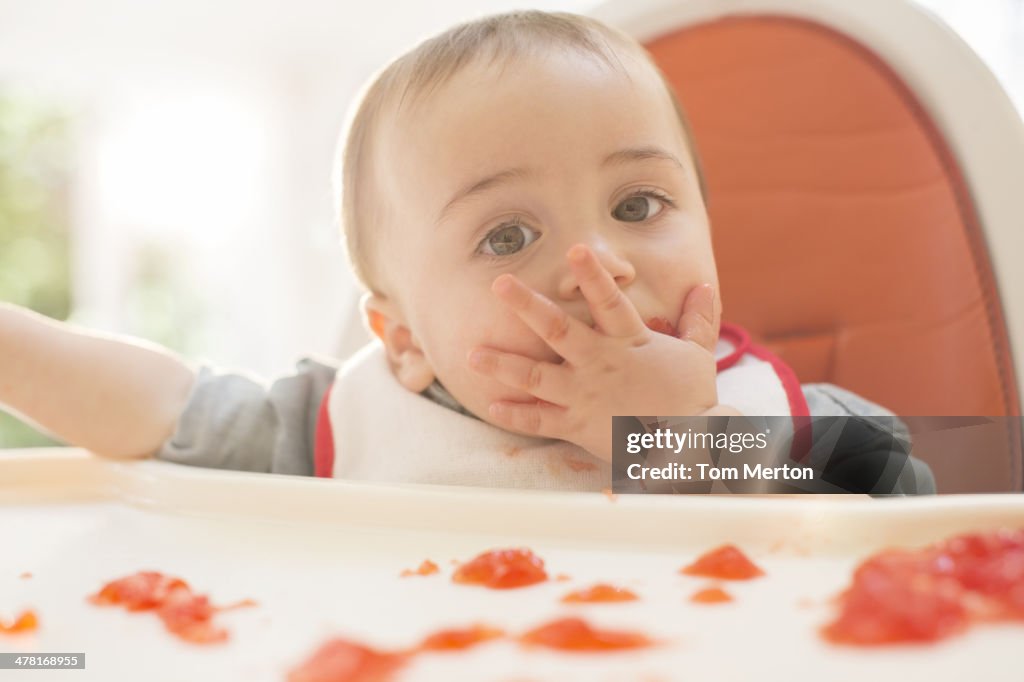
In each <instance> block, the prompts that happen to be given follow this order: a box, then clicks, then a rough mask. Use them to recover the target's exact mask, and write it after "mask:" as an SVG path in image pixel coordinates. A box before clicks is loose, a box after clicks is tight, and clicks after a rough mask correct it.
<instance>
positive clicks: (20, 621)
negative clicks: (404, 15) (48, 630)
mask: <svg viewBox="0 0 1024 682" xmlns="http://www.w3.org/2000/svg"><path fill="white" fill-rule="evenodd" d="M38 629H39V618H38V617H37V616H36V612H35V611H33V610H32V609H25V610H24V611H22V612H21V614H20V615H18V617H17V618H15V619H14V620H12V621H11V622H10V623H5V622H4V621H3V620H2V619H0V634H4V635H17V634H21V633H24V632H35V631H36V630H38Z"/></svg>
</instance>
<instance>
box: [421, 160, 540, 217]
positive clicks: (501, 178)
mask: <svg viewBox="0 0 1024 682" xmlns="http://www.w3.org/2000/svg"><path fill="white" fill-rule="evenodd" d="M533 174H534V173H533V171H531V170H530V169H528V168H506V169H505V170H503V171H499V172H497V173H493V174H491V175H488V176H487V177H485V178H482V179H480V180H477V181H476V182H474V183H473V184H472V185H469V186H468V187H464V188H463V189H460V190H459V191H458V192H456V193H455V195H454V196H453V197H452V198H451V201H449V202H448V203H447V204H445V205H444V208H442V209H441V212H440V213H438V214H437V221H436V222H437V223H440V222H441V221H442V220H444V217H445V215H446V214H447V213H448V212H449V211H451V210H452V209H453V208H454V207H455V205H456V204H459V203H461V202H463V201H465V200H466V199H469V198H470V197H471V196H473V195H474V194H479V193H480V192H483V191H485V190H488V189H492V188H494V187H497V186H498V185H503V184H505V183H508V182H511V181H513V180H525V179H527V178H529V177H530V176H531V175H533Z"/></svg>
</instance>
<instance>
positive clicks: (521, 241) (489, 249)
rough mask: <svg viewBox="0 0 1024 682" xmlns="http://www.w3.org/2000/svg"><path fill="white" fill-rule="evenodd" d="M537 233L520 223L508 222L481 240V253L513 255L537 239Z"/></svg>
mask: <svg viewBox="0 0 1024 682" xmlns="http://www.w3.org/2000/svg"><path fill="white" fill-rule="evenodd" d="M537 236H538V235H537V233H536V232H535V231H534V230H531V229H530V228H529V227H527V226H526V225H522V224H520V223H506V224H504V225H499V226H498V227H496V228H494V229H493V230H491V231H490V232H489V233H488V234H487V236H486V237H484V239H483V241H481V242H480V246H479V249H478V250H479V251H480V253H482V254H484V255H487V256H511V255H512V254H514V253H518V252H519V251H522V250H523V249H524V248H526V247H527V246H529V245H530V244H532V243H533V242H534V241H535V240H536V239H537Z"/></svg>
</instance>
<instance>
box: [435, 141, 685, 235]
mask: <svg viewBox="0 0 1024 682" xmlns="http://www.w3.org/2000/svg"><path fill="white" fill-rule="evenodd" d="M649 160H656V161H669V162H671V163H673V164H675V165H676V166H678V167H679V168H680V169H682V168H683V164H682V162H681V161H680V160H679V158H678V157H677V156H676V155H675V154H673V153H671V152H669V151H666V150H664V149H662V148H661V147H655V146H647V147H627V148H626V149H620V150H618V151H614V152H612V153H611V154H609V155H608V156H606V157H605V158H604V161H602V162H601V165H602V166H610V165H618V164H623V163H631V162H634V161H649ZM534 174H535V173H534V171H533V170H531V169H529V168H506V169H505V170H503V171H498V172H497V173H492V174H491V175H488V176H486V177H484V178H481V179H480V180H477V181H476V182H474V183H473V184H471V185H469V186H467V187H464V188H462V189H460V190H459V191H457V192H456V193H455V194H454V196H452V198H451V199H450V200H449V201H448V203H447V204H445V205H444V208H442V209H441V212H440V213H438V214H437V220H436V221H435V224H440V223H441V221H443V220H444V217H445V216H446V215H447V214H448V213H449V212H450V211H451V210H452V209H453V208H455V206H456V205H458V204H460V203H462V202H463V201H466V200H467V199H469V198H470V197H472V196H473V195H475V194H479V193H481V192H484V191H486V190H489V189H493V188H495V187H497V186H499V185H504V184H506V183H509V182H512V181H519V180H526V179H528V178H530V177H532V176H533V175H534Z"/></svg>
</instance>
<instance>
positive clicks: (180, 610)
mask: <svg viewBox="0 0 1024 682" xmlns="http://www.w3.org/2000/svg"><path fill="white" fill-rule="evenodd" d="M89 601H90V602H91V603H93V604H96V605H98V606H123V607H124V608H125V609H127V610H128V611H153V612H155V613H156V615H157V616H158V617H159V618H160V620H162V621H163V623H164V627H166V628H167V630H168V631H169V632H171V633H173V634H174V635H177V636H178V637H180V638H181V639H183V640H185V641H187V642H192V643H193V644H213V643H217V642H224V641H226V640H227V638H228V632H227V630H225V629H224V628H219V627H216V626H215V625H214V624H213V616H214V614H216V613H217V612H218V611H223V610H225V609H228V608H237V607H239V606H249V605H253V604H255V602H251V600H244V601H242V602H239V603H237V604H234V605H232V606H228V607H223V608H217V607H215V606H213V605H212V604H210V600H209V598H208V597H206V596H205V595H200V594H195V593H193V592H192V588H191V587H189V585H188V583H186V582H185V581H184V580H182V579H181V578H174V577H171V576H166V575H163V574H162V573H158V572H156V571H140V572H138V573H135V574H134V575H130V576H126V577H124V578H120V579H118V580H114V581H112V582H109V583H107V584H106V585H104V586H103V587H102V588H101V589H100V591H99V592H97V593H96V594H94V595H91V596H90V597H89Z"/></svg>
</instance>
